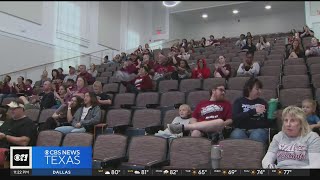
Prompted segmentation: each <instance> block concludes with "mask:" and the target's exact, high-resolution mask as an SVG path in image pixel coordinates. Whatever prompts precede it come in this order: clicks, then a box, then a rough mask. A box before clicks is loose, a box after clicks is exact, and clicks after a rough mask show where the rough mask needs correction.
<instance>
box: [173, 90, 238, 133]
mask: <svg viewBox="0 0 320 180" xmlns="http://www.w3.org/2000/svg"><path fill="white" fill-rule="evenodd" d="M225 92H226V90H225V86H224V85H216V86H215V87H214V88H213V89H212V91H211V93H212V94H211V97H210V100H204V101H201V102H200V103H199V104H198V105H197V106H196V108H195V110H194V111H193V113H192V119H191V120H190V124H187V125H182V124H168V128H169V130H170V132H171V133H173V134H179V133H181V132H183V131H184V130H189V131H192V132H191V136H193V137H202V136H203V135H205V134H207V133H219V132H221V131H222V130H223V128H224V127H225V126H229V125H230V124H231V123H232V109H231V108H232V106H231V104H230V102H228V101H226V100H225V99H224V96H225Z"/></svg>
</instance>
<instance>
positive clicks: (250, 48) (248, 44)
mask: <svg viewBox="0 0 320 180" xmlns="http://www.w3.org/2000/svg"><path fill="white" fill-rule="evenodd" d="M241 50H242V51H251V52H255V51H256V50H257V48H256V46H255V45H254V44H253V42H252V38H248V39H247V42H246V45H245V46H243V47H242V48H241Z"/></svg>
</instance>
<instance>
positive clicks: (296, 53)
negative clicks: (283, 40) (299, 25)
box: [286, 39, 304, 59]
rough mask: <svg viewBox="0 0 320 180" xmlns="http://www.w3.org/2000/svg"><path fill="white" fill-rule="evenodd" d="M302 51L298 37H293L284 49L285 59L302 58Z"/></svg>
mask: <svg viewBox="0 0 320 180" xmlns="http://www.w3.org/2000/svg"><path fill="white" fill-rule="evenodd" d="M303 57H304V52H303V50H302V48H301V45H300V42H299V40H298V39H295V40H294V41H293V43H292V45H291V46H289V48H288V49H287V50H286V59H295V58H303Z"/></svg>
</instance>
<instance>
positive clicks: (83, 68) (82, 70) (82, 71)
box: [78, 65, 94, 85]
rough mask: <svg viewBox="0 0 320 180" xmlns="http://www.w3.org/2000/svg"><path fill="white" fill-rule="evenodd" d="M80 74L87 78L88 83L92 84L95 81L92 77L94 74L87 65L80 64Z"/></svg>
mask: <svg viewBox="0 0 320 180" xmlns="http://www.w3.org/2000/svg"><path fill="white" fill-rule="evenodd" d="M79 70H80V74H79V75H78V77H79V76H81V77H83V78H85V79H86V80H87V82H88V85H91V84H93V83H94V79H93V78H92V75H91V74H90V73H88V72H87V68H86V66H85V65H80V66H79Z"/></svg>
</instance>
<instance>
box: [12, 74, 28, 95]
mask: <svg viewBox="0 0 320 180" xmlns="http://www.w3.org/2000/svg"><path fill="white" fill-rule="evenodd" d="M25 86H26V85H25V84H24V77H22V76H19V77H18V78H17V83H16V82H13V86H12V91H13V92H12V93H13V94H16V95H23V94H24V93H25V90H26V88H25Z"/></svg>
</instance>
